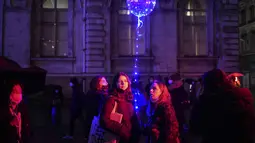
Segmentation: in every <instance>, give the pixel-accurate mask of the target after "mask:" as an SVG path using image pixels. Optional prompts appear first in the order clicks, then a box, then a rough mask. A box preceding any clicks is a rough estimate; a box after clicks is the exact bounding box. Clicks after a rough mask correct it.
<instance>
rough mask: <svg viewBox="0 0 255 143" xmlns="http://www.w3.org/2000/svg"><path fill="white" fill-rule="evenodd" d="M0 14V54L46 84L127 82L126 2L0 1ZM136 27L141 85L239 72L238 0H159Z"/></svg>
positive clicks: (131, 23) (131, 22)
mask: <svg viewBox="0 0 255 143" xmlns="http://www.w3.org/2000/svg"><path fill="white" fill-rule="evenodd" d="M0 10H1V11H0V28H1V29H2V32H0V34H1V35H0V40H1V41H0V44H1V47H0V48H1V49H0V54H1V55H3V56H6V57H8V58H10V59H12V60H14V61H16V62H18V63H19V64H20V65H21V66H24V67H25V66H29V65H36V66H39V67H41V68H43V69H45V70H47V71H48V76H47V83H54V84H60V85H62V86H64V87H66V86H68V82H69V78H70V77H71V76H77V77H80V78H84V79H85V80H84V84H85V86H86V87H88V83H89V81H90V79H91V77H93V76H95V75H98V74H102V75H105V76H107V77H109V80H111V77H112V76H113V74H114V73H116V72H118V71H124V72H127V73H129V74H130V75H132V70H133V61H134V53H135V52H134V47H135V44H134V43H135V42H134V40H135V38H134V36H135V27H136V22H137V21H136V19H135V18H134V16H132V15H131V14H130V11H128V9H127V7H126V3H125V0H4V1H3V0H2V1H0ZM143 21H144V26H143V30H142V31H143V38H142V39H143V40H141V41H140V42H141V43H140V45H141V46H140V48H139V53H140V55H139V64H138V65H139V69H140V74H141V80H143V81H144V82H145V84H146V82H147V78H148V77H149V75H162V76H167V75H169V74H171V73H174V72H180V73H181V74H182V75H183V76H184V77H199V76H200V75H201V74H202V73H204V72H206V71H208V70H210V69H212V68H214V67H219V68H222V69H223V70H225V71H226V72H236V71H239V36H238V0H158V1H157V5H156V8H155V10H154V11H153V12H152V13H151V14H150V15H149V16H147V17H144V19H143ZM64 90H66V91H68V88H64Z"/></svg>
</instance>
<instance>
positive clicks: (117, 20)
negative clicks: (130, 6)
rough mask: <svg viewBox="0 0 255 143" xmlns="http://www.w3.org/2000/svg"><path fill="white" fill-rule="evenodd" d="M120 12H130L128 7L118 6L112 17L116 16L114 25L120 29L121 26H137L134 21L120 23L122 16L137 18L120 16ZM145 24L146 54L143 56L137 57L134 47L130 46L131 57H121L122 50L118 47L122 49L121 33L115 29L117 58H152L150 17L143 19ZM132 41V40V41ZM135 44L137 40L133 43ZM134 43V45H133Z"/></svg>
mask: <svg viewBox="0 0 255 143" xmlns="http://www.w3.org/2000/svg"><path fill="white" fill-rule="evenodd" d="M120 11H128V10H127V8H126V7H123V5H119V6H117V8H116V7H115V10H114V13H112V15H113V16H114V15H116V16H115V17H114V19H113V20H114V25H115V26H116V27H119V26H120V24H123V23H124V24H129V23H130V24H132V26H135V25H136V22H134V20H133V19H132V20H131V21H132V22H127V23H126V22H124V21H120V17H121V16H131V17H132V18H135V16H133V15H132V14H131V13H130V14H120ZM143 23H144V25H143V26H144V31H145V33H144V47H145V48H144V54H141V55H135V52H134V47H133V46H132V45H130V48H131V49H130V50H131V54H130V55H121V54H120V53H121V52H120V48H118V47H121V46H120V42H119V41H120V37H119V35H120V32H119V28H115V32H114V33H115V36H114V39H115V40H114V42H115V45H114V48H115V51H116V53H115V56H117V57H150V56H152V52H151V48H150V16H146V17H143ZM130 40H131V39H130ZM133 42H135V40H134V41H133ZM133 42H132V43H133Z"/></svg>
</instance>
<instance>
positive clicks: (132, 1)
mask: <svg viewBox="0 0 255 143" xmlns="http://www.w3.org/2000/svg"><path fill="white" fill-rule="evenodd" d="M155 5H156V0H127V7H128V9H129V10H130V12H131V13H132V14H133V15H135V16H137V17H143V16H147V15H148V14H150V13H151V12H152V11H153V9H154V8H155Z"/></svg>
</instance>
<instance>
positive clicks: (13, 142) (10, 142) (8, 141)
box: [0, 101, 30, 143]
mask: <svg viewBox="0 0 255 143" xmlns="http://www.w3.org/2000/svg"><path fill="white" fill-rule="evenodd" d="M17 112H20V113H21V140H20V143H28V141H29V136H30V127H29V119H28V118H29V115H28V109H27V106H26V104H25V103H24V102H23V101H22V102H21V103H20V104H19V105H18V107H17ZM11 119H12V116H11V113H10V112H9V108H8V107H7V106H6V107H2V108H1V117H0V130H1V134H0V142H1V143H2V142H3V143H17V139H18V134H17V129H16V127H13V126H11V125H10V121H11Z"/></svg>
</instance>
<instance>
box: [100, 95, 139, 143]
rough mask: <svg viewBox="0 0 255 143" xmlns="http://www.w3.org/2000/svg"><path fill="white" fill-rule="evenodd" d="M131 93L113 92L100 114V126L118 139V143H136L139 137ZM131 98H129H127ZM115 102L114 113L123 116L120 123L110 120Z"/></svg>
mask: <svg viewBox="0 0 255 143" xmlns="http://www.w3.org/2000/svg"><path fill="white" fill-rule="evenodd" d="M131 94H132V93H127V92H124V91H121V90H115V91H113V92H112V93H111V94H110V95H111V96H110V97H109V98H108V99H107V100H106V103H105V105H104V107H103V109H102V113H101V116H100V117H101V118H100V120H101V126H102V127H103V128H105V129H107V130H109V131H111V132H113V133H114V134H116V135H118V136H119V137H120V143H137V142H138V141H139V137H140V131H139V127H140V126H139V122H138V119H137V116H136V112H135V109H134V106H133V98H132V97H133V96H130V95H131ZM129 97H131V98H129ZM115 101H116V102H117V109H116V112H118V113H120V114H123V118H122V122H121V123H118V122H115V121H112V120H110V114H111V112H112V110H113V108H114V104H115Z"/></svg>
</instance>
